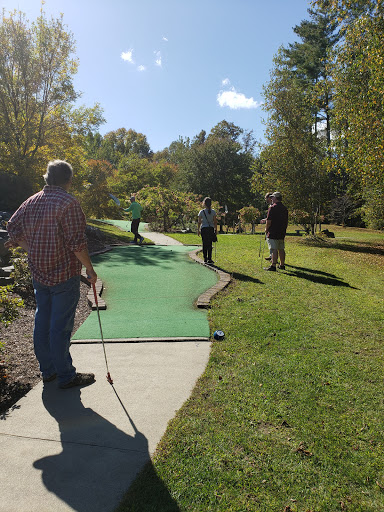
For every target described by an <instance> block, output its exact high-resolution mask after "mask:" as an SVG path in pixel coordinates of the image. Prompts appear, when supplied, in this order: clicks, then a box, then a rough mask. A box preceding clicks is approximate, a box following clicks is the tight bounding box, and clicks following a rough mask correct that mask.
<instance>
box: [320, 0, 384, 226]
mask: <svg viewBox="0 0 384 512" xmlns="http://www.w3.org/2000/svg"><path fill="white" fill-rule="evenodd" d="M317 3H318V4H319V5H322V6H324V7H326V6H327V7H328V9H329V10H330V12H334V13H335V14H336V15H337V16H338V17H339V20H340V23H341V25H342V34H343V39H342V40H341V43H340V44H339V45H337V47H336V50H335V52H334V54H333V60H334V63H333V66H332V68H331V73H332V80H333V83H334V89H335V95H334V99H333V102H334V109H333V111H334V121H335V123H334V125H335V128H334V132H335V138H334V141H333V153H332V155H331V157H330V158H329V167H330V169H331V170H332V171H333V172H335V173H337V172H339V173H340V172H343V173H345V174H346V175H348V176H349V178H350V180H351V186H350V188H349V191H348V192H349V194H351V195H353V196H354V197H355V198H357V199H359V198H363V199H364V204H363V206H362V211H363V214H364V215H365V219H366V221H367V223H368V224H369V225H372V227H373V226H378V225H382V224H384V219H383V212H382V210H380V208H378V209H375V203H376V204H377V205H379V204H381V197H382V196H383V194H384V184H383V183H384V152H383V149H384V145H383V140H384V127H383V123H382V112H383V108H384V67H383V62H384V47H383V38H384V21H383V5H382V3H381V2H377V1H357V0H356V1H354V2H352V1H348V0H343V1H341V0H340V1H339V2H337V3H336V2H334V1H331V2H329V4H328V3H325V2H323V1H318V2H317ZM380 211H381V213H379V212H380ZM380 216H381V218H382V219H383V220H382V222H378V217H379V218H380Z"/></svg>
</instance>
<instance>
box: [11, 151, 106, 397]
mask: <svg viewBox="0 0 384 512" xmlns="http://www.w3.org/2000/svg"><path fill="white" fill-rule="evenodd" d="M72 177H73V170H72V167H71V166H70V165H69V164H68V163H67V162H64V161H62V160H54V161H52V162H49V164H48V167H47V173H46V174H45V175H44V179H45V182H46V185H45V187H44V188H43V190H41V191H40V192H38V193H37V194H35V195H33V196H31V197H30V198H29V199H27V200H26V201H25V202H24V203H23V204H22V205H21V206H20V207H19V209H18V210H17V211H16V212H15V213H14V214H13V215H12V217H11V218H10V220H9V221H8V224H7V230H8V234H9V241H8V242H7V244H6V245H7V246H8V247H18V246H20V247H22V248H23V249H25V250H26V251H27V253H28V265H29V268H30V270H31V274H32V279H33V287H34V290H35V298H36V314H35V328H34V332H33V342H34V349H35V354H36V357H37V359H38V361H39V364H40V371H41V373H42V377H43V381H44V382H50V381H52V380H54V379H55V378H56V377H58V380H59V386H60V387H61V388H63V389H66V388H71V387H73V386H84V385H88V384H92V383H93V382H94V380H95V376H94V374H93V373H76V369H75V367H74V366H73V364H72V358H71V355H70V353H69V346H70V339H71V333H72V329H73V324H74V319H75V312H76V306H77V303H78V301H79V298H80V274H81V266H82V265H84V266H85V268H86V271H87V276H88V280H89V282H90V283H91V284H92V283H95V282H96V280H97V275H96V272H95V271H94V269H93V266H92V263H91V260H90V257H89V254H88V248H87V240H86V236H85V228H86V219H85V215H84V213H83V211H82V209H81V207H80V204H79V203H78V201H77V199H75V198H74V197H73V196H72V195H70V194H69V193H68V191H69V188H70V186H71V183H72Z"/></svg>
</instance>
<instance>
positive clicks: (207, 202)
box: [204, 197, 212, 214]
mask: <svg viewBox="0 0 384 512" xmlns="http://www.w3.org/2000/svg"><path fill="white" fill-rule="evenodd" d="M204 206H205V207H206V208H207V209H208V213H209V214H210V213H211V206H212V199H211V198H210V197H206V198H205V199H204Z"/></svg>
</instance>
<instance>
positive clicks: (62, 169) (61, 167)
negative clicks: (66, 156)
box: [44, 160, 73, 187]
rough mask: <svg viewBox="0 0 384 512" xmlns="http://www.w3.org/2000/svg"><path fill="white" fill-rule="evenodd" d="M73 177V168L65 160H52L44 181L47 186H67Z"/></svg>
mask: <svg viewBox="0 0 384 512" xmlns="http://www.w3.org/2000/svg"><path fill="white" fill-rule="evenodd" d="M72 177H73V169H72V166H71V165H70V164H69V163H68V162H65V161H64V160H52V161H51V162H49V163H48V166H47V172H46V173H45V174H44V180H45V183H46V184H47V185H56V186H57V187H60V186H61V185H66V184H67V183H68V182H69V181H71V179H72Z"/></svg>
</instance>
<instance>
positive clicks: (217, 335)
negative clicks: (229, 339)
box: [213, 331, 225, 340]
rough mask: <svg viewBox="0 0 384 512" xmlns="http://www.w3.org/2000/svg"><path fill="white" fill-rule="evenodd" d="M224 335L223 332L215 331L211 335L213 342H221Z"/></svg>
mask: <svg viewBox="0 0 384 512" xmlns="http://www.w3.org/2000/svg"><path fill="white" fill-rule="evenodd" d="M224 336H225V335H224V333H223V331H215V332H214V333H213V337H214V338H215V340H223V339H224Z"/></svg>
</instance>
